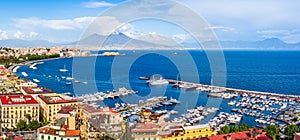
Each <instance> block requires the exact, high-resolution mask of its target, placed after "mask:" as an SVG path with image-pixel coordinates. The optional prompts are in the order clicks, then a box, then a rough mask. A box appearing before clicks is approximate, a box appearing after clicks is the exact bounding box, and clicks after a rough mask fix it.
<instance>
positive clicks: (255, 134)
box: [198, 129, 272, 140]
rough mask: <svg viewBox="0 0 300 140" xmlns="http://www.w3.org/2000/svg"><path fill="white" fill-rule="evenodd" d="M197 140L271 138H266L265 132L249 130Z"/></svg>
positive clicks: (268, 138) (269, 138) (255, 139)
mask: <svg viewBox="0 0 300 140" xmlns="http://www.w3.org/2000/svg"><path fill="white" fill-rule="evenodd" d="M198 140H272V138H271V137H269V136H267V135H266V132H264V131H262V130H253V129H250V130H249V131H243V132H234V133H230V134H222V135H215V136H210V137H206V138H200V139H198Z"/></svg>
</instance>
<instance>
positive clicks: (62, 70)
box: [59, 65, 68, 72]
mask: <svg viewBox="0 0 300 140" xmlns="http://www.w3.org/2000/svg"><path fill="white" fill-rule="evenodd" d="M59 71H60V72H67V71H68V70H67V69H66V65H64V68H63V69H59Z"/></svg>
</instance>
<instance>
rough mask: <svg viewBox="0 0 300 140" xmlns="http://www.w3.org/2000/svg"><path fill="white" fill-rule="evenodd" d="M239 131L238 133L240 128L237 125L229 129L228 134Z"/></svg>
mask: <svg viewBox="0 0 300 140" xmlns="http://www.w3.org/2000/svg"><path fill="white" fill-rule="evenodd" d="M239 131H240V128H239V126H237V125H234V126H232V127H231V129H230V132H239Z"/></svg>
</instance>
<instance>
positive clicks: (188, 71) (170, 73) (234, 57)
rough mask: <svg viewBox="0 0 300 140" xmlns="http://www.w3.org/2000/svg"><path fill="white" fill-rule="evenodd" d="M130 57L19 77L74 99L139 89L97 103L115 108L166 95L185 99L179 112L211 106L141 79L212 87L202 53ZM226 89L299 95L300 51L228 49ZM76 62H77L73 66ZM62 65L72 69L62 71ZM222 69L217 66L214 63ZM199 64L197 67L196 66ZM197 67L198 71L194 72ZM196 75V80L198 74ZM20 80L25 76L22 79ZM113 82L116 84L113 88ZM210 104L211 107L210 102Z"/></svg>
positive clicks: (68, 62)
mask: <svg viewBox="0 0 300 140" xmlns="http://www.w3.org/2000/svg"><path fill="white" fill-rule="evenodd" d="M122 53H126V56H120V57H80V58H74V59H73V58H66V59H58V60H49V61H45V62H44V64H40V65H37V66H36V67H37V68H38V69H37V70H32V69H30V68H29V67H28V66H23V67H21V68H19V70H18V72H17V74H18V75H21V74H20V73H21V72H23V71H24V72H26V73H27V74H28V75H29V76H28V77H24V78H26V79H30V80H32V79H34V78H36V79H39V80H40V81H41V82H40V83H39V85H40V86H44V87H47V88H50V89H52V90H55V91H56V92H58V93H63V92H72V93H73V94H74V95H75V96H80V95H82V94H87V93H94V92H97V91H103V92H106V91H111V90H113V89H117V88H119V87H127V88H130V87H131V88H132V89H134V90H137V91H139V93H138V95H134V96H127V97H124V98H122V99H116V100H110V99H106V100H104V102H101V103H99V104H101V105H106V106H110V107H113V106H114V103H115V102H128V103H137V102H138V101H139V100H144V99H146V98H149V97H154V96H164V95H165V96H168V97H169V98H170V97H172V98H176V99H179V100H180V101H181V104H179V105H177V106H176V107H174V106H171V107H168V108H166V109H174V110H177V111H179V112H180V113H184V112H186V110H187V109H190V108H194V107H195V106H199V105H202V106H210V105H209V103H207V100H208V97H207V93H199V92H197V91H184V90H180V89H172V88H171V86H170V85H169V86H167V87H165V86H163V87H162V86H156V87H149V86H148V85H147V84H145V81H141V80H139V79H138V77H140V76H145V75H146V76H151V75H154V74H160V75H162V76H163V77H164V78H169V79H176V78H177V75H179V76H178V77H179V79H183V80H184V81H195V82H196V81H197V79H198V78H199V79H200V83H202V84H210V83H211V81H212V80H211V67H210V66H211V65H212V64H210V63H209V62H210V61H209V59H208V58H207V55H206V53H205V52H203V51H189V52H184V51H176V54H174V51H160V52H146V51H142V52H139V51H136V52H132V51H125V52H122ZM224 55H225V58H224V59H225V62H226V69H225V70H224V69H220V70H217V71H222V72H224V71H227V74H226V75H225V76H226V77H227V78H226V86H227V87H232V88H239V89H248V90H256V91H265V92H274V93H282V94H295V95H299V94H300V88H298V87H300V62H299V60H300V51H225V52H224ZM73 61H74V62H73ZM64 65H65V66H66V68H67V69H68V70H69V71H68V72H65V73H62V72H60V71H59V69H60V68H64ZM72 65H73V72H74V73H73V74H72ZM216 65H218V64H216ZM194 66H195V67H194ZM195 68H196V69H195ZM197 75H198V76H197ZM21 76H22V75H21ZM62 77H74V78H75V79H76V80H79V81H81V82H83V81H86V82H88V84H86V85H85V84H82V83H73V84H72V85H66V80H65V79H64V78H62ZM112 83H114V85H113V84H112ZM211 102H213V103H214V102H219V103H220V108H221V110H222V111H229V110H230V109H231V107H228V106H227V103H228V101H227V100H213V101H211ZM211 102H210V103H211ZM253 120H254V119H253V118H251V117H247V116H245V117H244V119H243V122H247V123H248V124H250V125H254V123H253V122H254V121H253Z"/></svg>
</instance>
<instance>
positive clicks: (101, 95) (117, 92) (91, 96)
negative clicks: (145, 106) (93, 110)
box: [78, 88, 138, 103]
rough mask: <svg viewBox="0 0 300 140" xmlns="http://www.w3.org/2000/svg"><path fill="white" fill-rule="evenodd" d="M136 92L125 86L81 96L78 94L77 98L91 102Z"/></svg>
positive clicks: (84, 101)
mask: <svg viewBox="0 0 300 140" xmlns="http://www.w3.org/2000/svg"><path fill="white" fill-rule="evenodd" d="M136 93H138V92H137V91H133V90H128V89H126V88H119V89H118V90H113V91H111V92H107V93H104V92H97V93H95V94H85V95H83V96H79V97H78V99H80V100H82V102H83V103H92V102H100V101H103V100H104V99H108V98H110V99H115V98H119V97H123V96H128V95H132V94H136Z"/></svg>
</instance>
